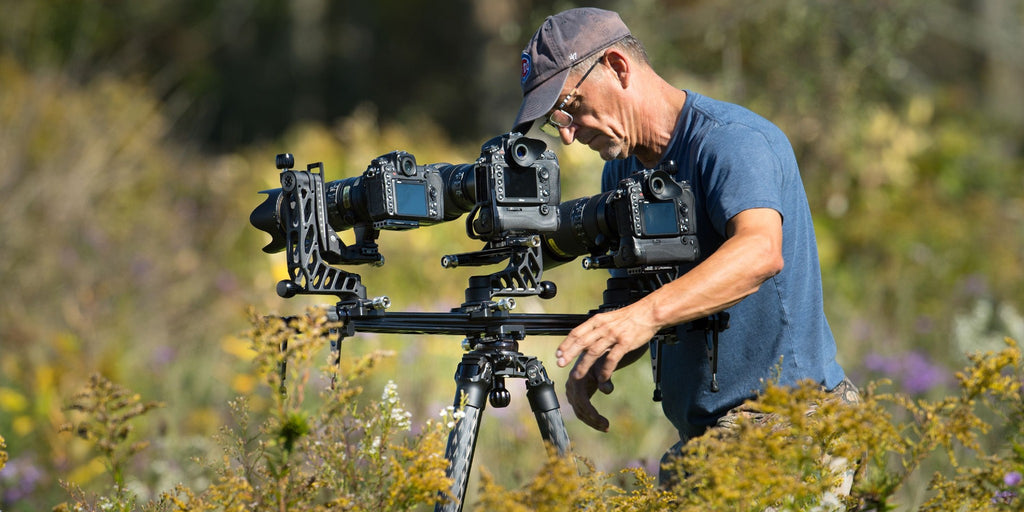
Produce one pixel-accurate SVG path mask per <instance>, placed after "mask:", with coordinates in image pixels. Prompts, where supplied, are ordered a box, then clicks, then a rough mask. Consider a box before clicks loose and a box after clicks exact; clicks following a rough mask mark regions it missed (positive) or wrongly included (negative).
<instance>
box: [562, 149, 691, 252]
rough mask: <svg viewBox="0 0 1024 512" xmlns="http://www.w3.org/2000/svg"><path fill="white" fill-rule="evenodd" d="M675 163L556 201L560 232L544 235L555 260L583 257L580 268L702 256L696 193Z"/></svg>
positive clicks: (637, 173) (640, 172)
mask: <svg viewBox="0 0 1024 512" xmlns="http://www.w3.org/2000/svg"><path fill="white" fill-rule="evenodd" d="M674 171H675V164H674V163H673V162H668V163H666V164H664V165H662V166H661V167H659V168H657V169H647V170H643V171H639V172H636V173H634V174H632V175H631V176H629V177H627V178H625V179H623V180H622V181H620V182H619V184H618V186H617V187H616V188H615V190H611V191H608V192H605V193H603V194H599V195H596V196H590V197H581V198H579V199H573V200H571V201H567V202H565V203H562V204H561V205H559V207H558V210H559V218H560V223H559V227H558V231H557V232H555V233H553V234H551V235H547V236H546V237H545V238H544V244H545V252H546V254H547V256H548V257H550V258H552V259H554V260H560V261H568V260H571V259H573V258H575V257H577V256H580V255H584V254H589V255H590V256H588V257H586V258H584V260H583V266H584V268H638V267H645V266H659V265H662V266H672V265H675V264H678V263H682V262H689V261H695V260H696V259H697V258H698V257H699V256H700V249H699V247H698V244H697V225H696V220H695V217H694V213H695V212H694V197H693V191H692V190H691V189H690V185H689V183H687V182H685V181H683V182H678V181H676V180H675V179H674V178H673V177H672V175H673V173H674Z"/></svg>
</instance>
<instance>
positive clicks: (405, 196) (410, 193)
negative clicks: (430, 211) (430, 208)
mask: <svg viewBox="0 0 1024 512" xmlns="http://www.w3.org/2000/svg"><path fill="white" fill-rule="evenodd" d="M395 202H396V204H395V206H396V207H397V211H396V212H395V213H396V214H398V215H406V216H410V217H426V216H427V184H426V183H416V182H414V183H406V182H401V181H396V182H395Z"/></svg>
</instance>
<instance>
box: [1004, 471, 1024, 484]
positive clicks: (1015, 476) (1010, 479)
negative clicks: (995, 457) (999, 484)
mask: <svg viewBox="0 0 1024 512" xmlns="http://www.w3.org/2000/svg"><path fill="white" fill-rule="evenodd" d="M1021 480H1024V476H1022V475H1021V474H1020V472H1019V471H1010V472H1009V473H1007V474H1006V476H1004V477H1003V483H1004V484H1006V486H1007V487H1017V486H1018V485H1020V482H1021Z"/></svg>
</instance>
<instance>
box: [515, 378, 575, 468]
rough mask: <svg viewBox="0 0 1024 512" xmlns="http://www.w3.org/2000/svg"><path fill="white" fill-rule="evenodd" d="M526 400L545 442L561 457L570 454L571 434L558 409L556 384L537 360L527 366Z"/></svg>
mask: <svg viewBox="0 0 1024 512" xmlns="http://www.w3.org/2000/svg"><path fill="white" fill-rule="evenodd" d="M526 398H527V399H529V401H530V409H531V410H533V414H534V416H536V417H537V426H538V427H539V428H540V435H541V437H542V438H543V439H544V441H545V442H547V443H549V444H551V446H553V447H554V448H555V450H557V451H558V455H559V456H563V455H566V454H567V453H569V434H568V432H566V430H565V422H564V421H562V412H561V410H560V409H559V407H558V395H556V394H555V384H554V382H552V381H551V379H549V378H548V373H547V371H545V370H544V364H543V363H541V362H540V360H537V359H533V360H531V361H530V362H529V363H527V365H526Z"/></svg>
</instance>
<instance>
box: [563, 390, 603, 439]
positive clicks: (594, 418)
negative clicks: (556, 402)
mask: <svg viewBox="0 0 1024 512" xmlns="http://www.w3.org/2000/svg"><path fill="white" fill-rule="evenodd" d="M566 398H567V399H568V400H569V405H570V406H572V412H573V413H574V414H575V415H576V417H577V418H579V420H580V421H582V422H583V423H585V424H587V425H588V426H589V427H590V428H593V429H595V430H600V431H601V432H607V431H608V419H607V418H605V417H604V416H601V414H600V413H599V412H597V409H595V408H594V404H592V403H591V402H590V397H580V396H576V397H575V398H576V399H574V395H572V394H569V393H567V394H566Z"/></svg>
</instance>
